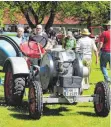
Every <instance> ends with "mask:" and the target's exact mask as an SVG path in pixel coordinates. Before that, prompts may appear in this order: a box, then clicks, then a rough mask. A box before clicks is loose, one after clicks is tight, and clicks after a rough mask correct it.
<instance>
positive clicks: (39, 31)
mask: <svg viewBox="0 0 111 127" xmlns="http://www.w3.org/2000/svg"><path fill="white" fill-rule="evenodd" d="M29 41H36V42H38V43H40V44H41V45H42V46H43V47H45V46H46V45H47V42H48V36H47V34H46V33H45V32H44V31H43V27H42V25H41V24H38V25H37V26H36V34H33V35H31V36H30V37H29Z"/></svg>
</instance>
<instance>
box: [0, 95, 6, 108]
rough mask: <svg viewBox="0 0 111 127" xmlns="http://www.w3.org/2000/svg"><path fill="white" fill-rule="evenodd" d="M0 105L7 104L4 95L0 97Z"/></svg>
mask: <svg viewBox="0 0 111 127" xmlns="http://www.w3.org/2000/svg"><path fill="white" fill-rule="evenodd" d="M0 106H7V105H6V103H5V100H4V97H0Z"/></svg>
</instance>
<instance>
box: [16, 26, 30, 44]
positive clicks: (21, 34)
mask: <svg viewBox="0 0 111 127" xmlns="http://www.w3.org/2000/svg"><path fill="white" fill-rule="evenodd" d="M17 38H18V39H19V41H20V42H19V43H23V42H27V41H28V38H26V37H25V36H24V28H23V27H18V28H17Z"/></svg>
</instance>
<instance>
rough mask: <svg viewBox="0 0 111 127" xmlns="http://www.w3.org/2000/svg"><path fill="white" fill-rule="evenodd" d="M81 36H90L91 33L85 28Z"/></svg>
mask: <svg viewBox="0 0 111 127" xmlns="http://www.w3.org/2000/svg"><path fill="white" fill-rule="evenodd" d="M81 34H82V35H90V34H91V33H90V32H89V30H88V29H86V28H84V29H83V30H82V31H81Z"/></svg>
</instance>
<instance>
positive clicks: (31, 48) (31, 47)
mask: <svg viewBox="0 0 111 127" xmlns="http://www.w3.org/2000/svg"><path fill="white" fill-rule="evenodd" d="M20 49H21V51H22V52H23V53H24V54H25V55H26V56H28V57H31V58H38V59H40V58H41V57H42V55H43V54H45V52H46V51H45V49H44V48H43V47H42V45H41V44H40V43H37V42H35V41H30V42H24V43H21V44H20Z"/></svg>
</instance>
